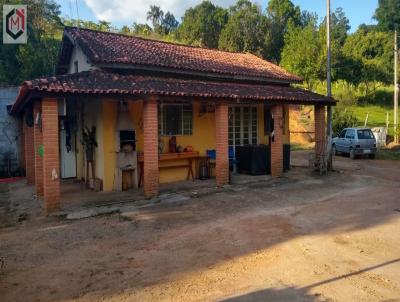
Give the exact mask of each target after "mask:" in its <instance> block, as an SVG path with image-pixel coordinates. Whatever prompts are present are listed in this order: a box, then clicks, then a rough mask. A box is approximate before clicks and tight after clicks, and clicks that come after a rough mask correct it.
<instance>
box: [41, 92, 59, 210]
mask: <svg viewBox="0 0 400 302" xmlns="http://www.w3.org/2000/svg"><path fill="white" fill-rule="evenodd" d="M42 135H43V148H44V156H43V200H44V204H45V207H46V211H47V212H53V211H57V210H58V209H59V208H60V159H59V133H58V108H57V100H56V99H43V100H42Z"/></svg>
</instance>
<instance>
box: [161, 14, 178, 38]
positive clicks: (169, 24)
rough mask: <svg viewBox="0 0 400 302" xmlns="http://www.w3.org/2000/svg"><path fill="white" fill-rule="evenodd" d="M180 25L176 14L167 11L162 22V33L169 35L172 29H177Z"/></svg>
mask: <svg viewBox="0 0 400 302" xmlns="http://www.w3.org/2000/svg"><path fill="white" fill-rule="evenodd" d="M178 25H179V22H178V21H176V19H175V16H174V15H173V14H171V13H170V12H167V13H166V14H165V17H164V18H163V20H162V22H161V29H162V33H163V34H164V35H168V34H169V33H170V32H171V31H173V30H175V29H176V28H177V27H178Z"/></svg>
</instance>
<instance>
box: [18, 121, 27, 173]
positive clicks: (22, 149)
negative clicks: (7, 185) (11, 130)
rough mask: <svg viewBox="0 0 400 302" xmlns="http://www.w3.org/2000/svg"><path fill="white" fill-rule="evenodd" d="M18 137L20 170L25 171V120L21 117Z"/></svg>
mask: <svg viewBox="0 0 400 302" xmlns="http://www.w3.org/2000/svg"><path fill="white" fill-rule="evenodd" d="M19 125H20V128H19V129H20V135H19V153H20V158H19V164H20V166H21V168H22V169H24V170H25V171H26V161H25V131H26V130H25V120H24V117H23V116H22V119H21V120H20V123H19Z"/></svg>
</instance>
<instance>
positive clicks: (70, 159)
mask: <svg viewBox="0 0 400 302" xmlns="http://www.w3.org/2000/svg"><path fill="white" fill-rule="evenodd" d="M301 81H302V79H301V78H300V77H298V76H296V75H294V74H291V73H289V72H287V71H286V70H284V69H283V68H281V67H279V66H277V65H274V64H272V63H270V62H267V61H265V60H263V59H261V58H259V57H257V56H255V55H252V54H249V53H233V52H225V51H220V50H213V49H207V48H200V47H192V46H186V45H180V44H174V43H167V42H161V41H154V40H149V39H143V38H138V37H132V36H126V35H121V34H115V33H109V32H100V31H93V30H88V29H81V28H74V27H66V28H65V30H64V34H63V39H62V44H61V49H60V54H59V59H58V63H57V66H56V68H55V75H54V76H49V77H46V78H40V79H34V80H31V81H26V82H24V83H22V85H21V87H20V91H19V94H18V96H17V99H16V101H15V103H14V105H13V107H12V109H11V113H12V114H14V115H16V116H19V117H20V118H21V120H23V123H22V125H23V126H22V128H23V131H22V132H23V137H24V140H23V144H22V145H23V151H24V158H25V168H26V175H27V180H28V183H30V184H34V185H35V188H36V193H37V195H38V196H39V197H42V198H43V201H44V204H45V207H46V209H47V211H54V210H58V209H59V208H60V194H61V193H60V192H62V190H61V188H60V187H61V186H62V185H63V181H62V180H63V179H69V178H72V179H77V180H82V181H85V182H88V183H90V186H91V187H93V188H96V189H97V190H99V189H101V190H103V191H113V190H114V191H121V190H127V189H129V188H130V187H133V189H137V190H143V194H144V195H145V197H147V198H151V197H154V196H156V195H157V194H158V191H159V184H160V183H167V182H174V181H186V180H192V179H195V178H207V177H215V181H216V185H217V186H223V185H225V184H228V182H229V174H230V171H232V170H234V171H236V170H237V171H238V172H241V173H253V174H260V173H270V174H271V175H272V177H279V176H281V175H282V173H283V172H284V169H285V168H288V167H287V162H288V157H289V156H290V151H289V150H290V148H288V146H289V145H290V135H289V126H288V125H289V109H288V108H289V105H291V104H300V105H301V104H304V105H312V106H315V123H316V124H315V129H316V153H317V156H319V155H320V153H321V152H322V151H321V150H323V149H324V141H325V108H326V106H330V105H334V103H335V102H334V100H333V99H331V98H327V97H325V96H322V95H319V94H315V93H312V92H309V91H305V90H302V89H299V88H295V87H293V84H296V83H300V82H301Z"/></svg>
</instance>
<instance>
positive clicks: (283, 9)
mask: <svg viewBox="0 0 400 302" xmlns="http://www.w3.org/2000/svg"><path fill="white" fill-rule="evenodd" d="M266 15H267V18H268V24H269V31H267V32H266V33H267V35H266V37H265V46H264V47H265V50H264V56H265V57H266V58H267V59H269V60H271V61H273V62H276V63H279V62H280V60H281V52H282V49H283V46H284V39H285V38H284V37H285V34H286V31H287V29H288V25H289V23H292V24H293V25H295V26H300V25H301V23H302V14H301V10H300V7H299V6H295V5H294V4H293V3H292V1H290V0H270V1H269V2H268V6H267V11H266ZM303 17H306V18H307V17H309V16H305V15H304V16H303ZM307 24H308V22H307V23H306V24H305V25H307Z"/></svg>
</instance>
